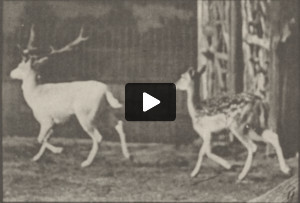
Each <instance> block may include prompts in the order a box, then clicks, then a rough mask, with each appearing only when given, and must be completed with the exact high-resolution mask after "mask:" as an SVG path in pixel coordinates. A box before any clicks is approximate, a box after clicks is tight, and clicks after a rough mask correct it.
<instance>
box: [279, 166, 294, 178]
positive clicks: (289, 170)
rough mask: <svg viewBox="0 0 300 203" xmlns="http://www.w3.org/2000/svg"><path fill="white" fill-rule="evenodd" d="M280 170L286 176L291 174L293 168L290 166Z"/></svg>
mask: <svg viewBox="0 0 300 203" xmlns="http://www.w3.org/2000/svg"><path fill="white" fill-rule="evenodd" d="M281 171H282V172H283V173H284V174H285V175H287V176H288V177H289V176H292V175H293V170H292V169H291V168H290V167H285V168H283V169H281Z"/></svg>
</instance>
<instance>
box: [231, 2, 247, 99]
mask: <svg viewBox="0 0 300 203" xmlns="http://www.w3.org/2000/svg"><path fill="white" fill-rule="evenodd" d="M229 33H230V34H229V36H230V37H229V61H228V62H229V63H228V64H229V66H228V73H227V82H228V90H229V92H231V93H239V92H242V91H243V77H244V63H243V49H242V10H241V1H230V25H229Z"/></svg>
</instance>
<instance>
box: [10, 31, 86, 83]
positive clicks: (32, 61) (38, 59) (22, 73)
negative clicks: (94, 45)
mask: <svg viewBox="0 0 300 203" xmlns="http://www.w3.org/2000/svg"><path fill="white" fill-rule="evenodd" d="M82 34H83V27H81V29H80V33H79V36H78V37H77V38H76V39H75V40H74V41H72V42H70V43H69V44H67V45H66V46H64V47H63V48H61V49H54V48H53V47H52V46H50V52H49V53H47V54H38V48H37V47H34V46H33V43H34V39H35V32H34V25H32V26H31V29H30V36H29V40H28V44H27V47H26V48H25V49H21V47H20V46H19V49H20V51H21V55H22V59H21V62H20V63H19V64H18V66H17V67H16V68H15V69H13V70H12V71H11V72H10V77H11V78H12V79H18V80H25V79H26V78H27V77H28V76H32V75H34V76H35V75H36V73H37V69H38V68H39V67H40V66H41V65H42V64H44V63H45V62H46V61H47V60H48V59H49V58H50V57H51V56H53V55H55V54H60V53H63V52H68V51H72V50H73V49H74V48H75V47H76V46H77V45H78V44H80V43H81V42H82V41H86V40H87V39H88V37H83V36H82Z"/></svg>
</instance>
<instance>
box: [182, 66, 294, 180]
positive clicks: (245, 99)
mask: <svg viewBox="0 0 300 203" xmlns="http://www.w3.org/2000/svg"><path fill="white" fill-rule="evenodd" d="M204 70H205V68H204V67H203V68H202V69H201V71H199V72H198V71H196V70H194V69H192V68H190V69H189V70H188V71H186V72H185V73H183V74H182V75H181V77H180V79H179V80H178V81H177V82H176V88H177V89H178V90H182V91H186V93H187V107H188V112H189V114H190V116H191V119H192V123H193V128H194V130H195V131H196V132H197V133H198V134H199V136H200V137H201V138H202V139H203V144H202V147H201V149H200V151H199V155H198V161H197V164H196V166H195V168H194V170H193V171H192V173H191V177H194V176H196V175H197V174H198V172H199V170H200V167H201V164H202V160H203V157H204V155H207V157H208V158H210V159H211V160H213V161H215V162H217V163H218V164H220V165H221V166H223V167H224V168H226V169H231V168H232V165H231V164H230V163H229V162H227V161H226V160H224V159H223V158H221V157H219V156H217V155H216V154H213V153H212V151H211V136H212V134H213V133H216V132H220V131H221V130H224V129H228V130H229V131H230V132H231V133H232V134H233V135H234V136H235V137H236V138H237V139H238V140H239V141H240V142H241V143H242V144H243V145H244V146H245V147H246V148H247V151H248V156H247V160H246V163H245V165H244V168H243V170H242V172H241V173H240V174H239V176H238V181H241V180H242V179H243V178H244V177H245V176H246V175H247V173H248V171H249V169H250V167H251V163H252V158H253V154H254V153H255V152H256V150H257V146H256V144H255V143H254V142H253V141H262V142H265V143H270V144H271V145H273V147H274V148H275V150H276V153H277V157H278V161H279V165H280V169H281V171H282V172H283V173H285V174H290V173H291V170H290V168H289V166H288V165H287V164H286V162H285V160H284V157H283V154H282V149H281V147H280V144H279V139H278V135H277V134H276V133H275V132H273V131H272V130H270V129H268V128H267V124H266V123H267V112H266V108H265V106H264V105H265V104H264V103H263V102H262V100H261V99H260V98H259V97H258V96H255V95H252V94H248V93H240V94H235V95H230V96H223V97H219V98H212V99H209V100H206V101H200V103H198V104H195V102H194V92H195V86H196V85H199V84H197V83H196V84H195V82H196V81H197V80H199V79H200V76H201V74H202V73H203V72H204ZM257 131H260V132H261V133H260V135H258V134H257Z"/></svg>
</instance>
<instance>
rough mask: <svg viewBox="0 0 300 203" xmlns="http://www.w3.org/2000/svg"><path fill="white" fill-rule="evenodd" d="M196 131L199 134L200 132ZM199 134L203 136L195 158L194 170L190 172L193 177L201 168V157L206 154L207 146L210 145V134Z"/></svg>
mask: <svg viewBox="0 0 300 203" xmlns="http://www.w3.org/2000/svg"><path fill="white" fill-rule="evenodd" d="M198 133H199V134H200V132H198ZM201 136H202V138H203V144H202V146H201V148H200V150H199V154H198V160H197V163H196V166H195V168H194V170H193V171H192V173H191V177H195V176H196V175H197V174H198V173H199V170H200V168H201V164H202V161H203V157H204V155H205V154H206V152H207V150H208V148H209V147H210V146H209V145H210V140H211V138H210V136H211V134H210V133H209V132H201Z"/></svg>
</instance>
